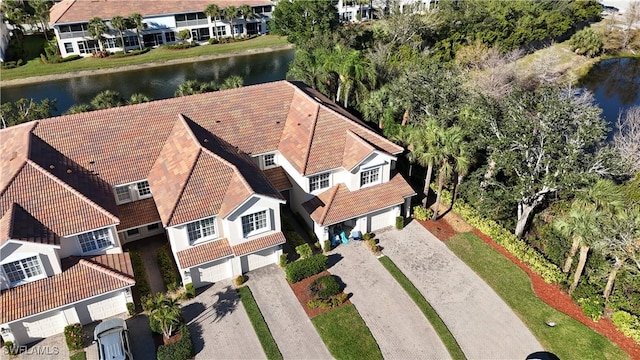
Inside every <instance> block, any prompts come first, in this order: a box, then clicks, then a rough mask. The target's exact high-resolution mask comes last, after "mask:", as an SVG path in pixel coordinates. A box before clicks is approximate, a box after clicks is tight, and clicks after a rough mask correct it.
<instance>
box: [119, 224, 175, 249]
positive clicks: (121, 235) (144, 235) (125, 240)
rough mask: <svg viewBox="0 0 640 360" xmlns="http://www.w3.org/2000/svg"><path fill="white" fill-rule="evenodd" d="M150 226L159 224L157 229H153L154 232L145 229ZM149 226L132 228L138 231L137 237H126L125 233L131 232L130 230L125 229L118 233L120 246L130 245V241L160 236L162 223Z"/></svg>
mask: <svg viewBox="0 0 640 360" xmlns="http://www.w3.org/2000/svg"><path fill="white" fill-rule="evenodd" d="M151 224H159V227H158V228H157V229H154V230H149V229H147V226H149V225H151ZM151 224H145V225H142V226H140V227H137V228H133V229H138V231H140V233H139V234H138V235H135V236H129V235H127V231H128V230H131V229H126V230H122V231H119V232H118V239H119V240H120V244H121V245H124V244H127V243H130V242H132V241H136V240H140V239H144V238H148V237H150V236H153V235H158V234H162V233H163V232H164V227H162V223H160V222H158V223H151Z"/></svg>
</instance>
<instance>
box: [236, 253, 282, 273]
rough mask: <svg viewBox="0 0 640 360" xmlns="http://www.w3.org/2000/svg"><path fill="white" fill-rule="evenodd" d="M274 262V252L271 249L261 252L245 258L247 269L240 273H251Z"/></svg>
mask: <svg viewBox="0 0 640 360" xmlns="http://www.w3.org/2000/svg"><path fill="white" fill-rule="evenodd" d="M275 262H276V260H275V251H274V250H273V249H266V250H261V251H258V252H255V253H253V254H249V255H247V256H246V263H247V268H246V269H242V272H246V271H251V270H255V269H258V268H261V267H263V266H267V265H271V264H275ZM243 263H244V261H243ZM243 267H244V266H243Z"/></svg>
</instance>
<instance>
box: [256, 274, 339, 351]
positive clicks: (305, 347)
mask: <svg viewBox="0 0 640 360" xmlns="http://www.w3.org/2000/svg"><path fill="white" fill-rule="evenodd" d="M248 276H249V281H248V282H247V284H248V285H249V288H250V289H251V292H252V293H253V297H254V298H255V299H256V303H257V304H258V307H259V308H260V312H262V316H263V317H264V320H265V321H266V322H267V325H268V326H269V330H271V334H272V335H273V338H274V340H275V341H276V344H278V349H280V353H282V356H283V357H284V358H285V359H331V358H332V357H331V354H330V353H329V350H327V347H326V346H325V344H324V342H322V339H321V338H320V335H318V332H317V331H316V328H315V327H314V326H313V324H312V323H311V320H309V317H308V316H307V314H306V313H305V312H304V310H303V309H302V306H301V305H300V302H299V301H298V299H297V298H296V296H295V295H294V293H293V291H292V290H291V288H290V287H289V284H288V283H287V280H285V277H284V272H283V271H282V270H281V269H280V268H279V267H277V266H276V265H269V266H265V267H263V268H260V269H257V270H253V271H251V272H249V273H248Z"/></svg>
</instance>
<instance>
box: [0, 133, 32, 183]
mask: <svg viewBox="0 0 640 360" xmlns="http://www.w3.org/2000/svg"><path fill="white" fill-rule="evenodd" d="M37 124H38V122H37V121H32V122H28V123H26V124H20V125H15V126H10V127H8V128H6V129H3V130H2V131H0V162H1V164H2V166H1V167H0V169H1V170H2V171H0V189H4V188H5V187H7V185H9V183H10V182H11V180H12V179H13V178H14V177H15V176H16V174H17V173H18V171H19V170H20V169H21V168H22V167H23V166H24V162H25V160H26V159H27V158H28V156H29V138H30V137H31V130H33V128H34V127H35V126H36V125H37Z"/></svg>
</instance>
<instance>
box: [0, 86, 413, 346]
mask: <svg viewBox="0 0 640 360" xmlns="http://www.w3.org/2000/svg"><path fill="white" fill-rule="evenodd" d="M0 147H2V149H1V151H0V164H1V166H2V169H3V171H2V174H1V178H0V180H1V181H0V189H1V193H0V206H1V216H0V236H1V237H0V268H1V271H0V284H1V286H2V293H1V294H0V310H1V314H0V317H1V320H0V329H1V330H2V338H3V339H4V340H5V341H7V340H11V341H15V342H17V343H19V344H27V343H30V342H33V341H37V340H39V339H41V338H44V337H47V336H50V335H52V334H55V333H59V332H61V331H62V329H63V328H64V326H65V325H67V324H69V323H74V322H80V323H83V324H86V323H88V322H91V321H95V320H100V319H102V318H105V317H109V316H112V315H114V314H118V313H122V312H125V311H126V303H127V302H130V301H132V299H131V291H130V288H131V286H133V285H134V283H135V281H134V274H133V270H132V268H131V261H130V258H129V255H128V253H126V252H123V249H122V246H123V245H124V244H127V243H130V242H134V241H137V240H139V239H143V238H146V237H149V236H152V235H157V234H165V235H166V238H167V241H168V242H169V244H170V246H171V250H172V252H173V255H174V258H175V261H176V264H177V265H178V268H179V271H180V275H181V277H182V282H183V284H186V283H193V284H194V285H195V286H196V287H201V286H205V285H207V284H211V283H214V282H217V281H220V280H223V279H229V278H232V277H234V276H237V275H239V274H242V273H245V272H247V271H251V270H253V269H256V268H259V267H262V266H265V265H268V264H274V263H277V262H278V259H279V257H280V254H282V245H283V244H284V243H285V238H284V235H283V233H282V232H281V228H280V226H281V225H280V224H281V223H280V218H281V211H282V209H283V208H284V207H289V208H290V209H291V210H292V211H295V212H298V213H299V214H301V215H302V217H303V218H304V219H305V221H306V222H307V224H308V225H309V227H310V228H312V229H313V231H314V232H315V234H316V235H317V236H318V238H319V239H320V240H326V239H330V238H332V237H334V236H336V235H337V234H341V233H343V232H344V233H345V234H346V236H349V234H350V233H351V232H352V231H354V230H357V231H360V232H362V233H364V232H367V231H373V230H377V229H380V228H383V227H387V226H392V225H393V224H394V222H395V218H396V216H400V215H403V216H408V214H409V207H410V201H411V197H412V196H413V195H415V192H414V191H413V189H412V188H411V187H410V186H409V185H408V184H407V182H406V181H405V180H404V179H403V178H402V176H401V175H400V174H397V173H396V172H395V171H394V169H395V161H396V157H397V156H398V155H399V154H400V153H402V151H403V149H402V148H401V147H400V146H398V145H396V144H394V143H392V142H390V141H388V140H386V139H384V138H383V137H382V136H380V135H378V134H377V133H375V132H374V131H372V130H371V129H369V128H368V127H367V126H366V125H365V124H363V123H362V122H361V121H360V120H359V119H357V118H355V117H353V116H352V115H351V114H349V113H347V112H346V111H344V110H343V109H342V108H340V107H339V106H337V105H336V104H334V103H333V102H331V101H330V100H329V99H327V98H326V97H324V96H322V95H321V94H319V93H317V92H316V91H314V90H312V89H310V88H308V87H307V86H305V85H304V84H301V83H297V82H288V81H279V82H274V83H266V84H261V85H255V86H248V87H244V88H239V89H233V90H226V91H220V92H213V93H206V94H200V95H193V96H188V97H180V98H173V99H166V100H159V101H154V102H150V103H144V104H137V105H128V106H123V107H117V108H112V109H106V110H99V111H93V112H88V113H81V114H74V115H66V116H61V117H56V118H50V119H45V120H40V121H34V122H30V123H26V124H21V125H18V126H14V127H10V128H7V129H3V130H0Z"/></svg>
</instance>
